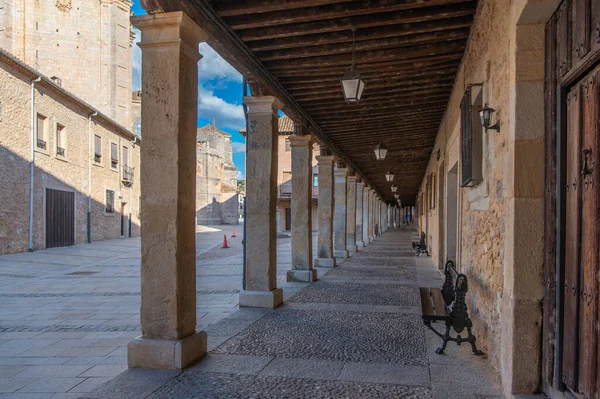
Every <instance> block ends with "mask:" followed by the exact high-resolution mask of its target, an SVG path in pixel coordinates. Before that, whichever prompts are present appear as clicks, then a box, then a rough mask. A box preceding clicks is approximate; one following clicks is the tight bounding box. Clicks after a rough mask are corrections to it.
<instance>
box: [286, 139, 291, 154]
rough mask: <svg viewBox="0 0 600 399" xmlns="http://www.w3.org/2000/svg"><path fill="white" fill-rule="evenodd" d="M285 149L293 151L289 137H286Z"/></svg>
mask: <svg viewBox="0 0 600 399" xmlns="http://www.w3.org/2000/svg"><path fill="white" fill-rule="evenodd" d="M285 150H286V151H292V146H291V144H290V140H288V139H285Z"/></svg>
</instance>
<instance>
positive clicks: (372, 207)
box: [369, 188, 375, 242]
mask: <svg viewBox="0 0 600 399" xmlns="http://www.w3.org/2000/svg"><path fill="white" fill-rule="evenodd" d="M374 231H375V192H374V191H373V189H372V188H370V189H369V242H373V241H374V240H375V234H374Z"/></svg>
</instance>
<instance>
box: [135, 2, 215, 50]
mask: <svg viewBox="0 0 600 399" xmlns="http://www.w3.org/2000/svg"><path fill="white" fill-rule="evenodd" d="M131 24H132V25H133V26H135V27H136V28H138V29H139V30H141V31H142V40H141V41H140V43H139V44H138V46H139V47H140V48H144V47H158V46H165V45H171V44H179V43H180V42H183V43H185V44H186V45H188V46H190V47H191V49H189V50H190V51H192V52H194V54H195V56H196V57H198V60H199V59H200V58H201V56H200V53H199V52H198V44H200V42H205V41H206V39H208V34H207V33H206V32H205V31H204V30H203V29H202V28H200V27H199V26H198V25H197V24H196V23H195V22H194V20H192V19H191V18H190V17H189V16H188V15H187V14H186V13H184V12H183V11H174V12H159V13H156V14H148V15H140V16H138V17H131Z"/></svg>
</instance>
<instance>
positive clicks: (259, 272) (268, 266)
mask: <svg viewBox="0 0 600 399" xmlns="http://www.w3.org/2000/svg"><path fill="white" fill-rule="evenodd" d="M244 103H245V104H246V105H247V106H248V122H247V128H246V131H247V137H246V146H247V147H248V152H247V155H246V220H245V223H246V267H245V270H246V274H245V286H244V287H243V291H242V292H240V306H242V307H244V306H245V307H261V308H274V307H277V306H279V305H281V303H282V302H283V291H282V290H281V289H278V288H277V248H276V245H277V226H276V220H277V213H276V212H277V207H276V203H277V128H278V119H279V118H278V116H277V110H278V109H279V108H280V107H281V103H280V102H279V100H277V99H276V98H275V97H273V96H260V97H244Z"/></svg>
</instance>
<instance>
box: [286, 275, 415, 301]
mask: <svg viewBox="0 0 600 399" xmlns="http://www.w3.org/2000/svg"><path fill="white" fill-rule="evenodd" d="M418 295H419V290H418V289H417V287H416V285H414V284H413V285H403V284H388V283H380V284H365V283H347V282H337V283H331V282H325V281H319V282H316V283H314V284H311V285H309V286H308V287H306V288H305V289H304V290H302V291H301V292H300V293H299V294H298V295H296V296H294V297H292V298H291V299H290V301H289V302H300V303H308V302H313V303H314V302H319V303H342V304H370V305H394V306H419V305H420V300H419V296H418Z"/></svg>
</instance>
